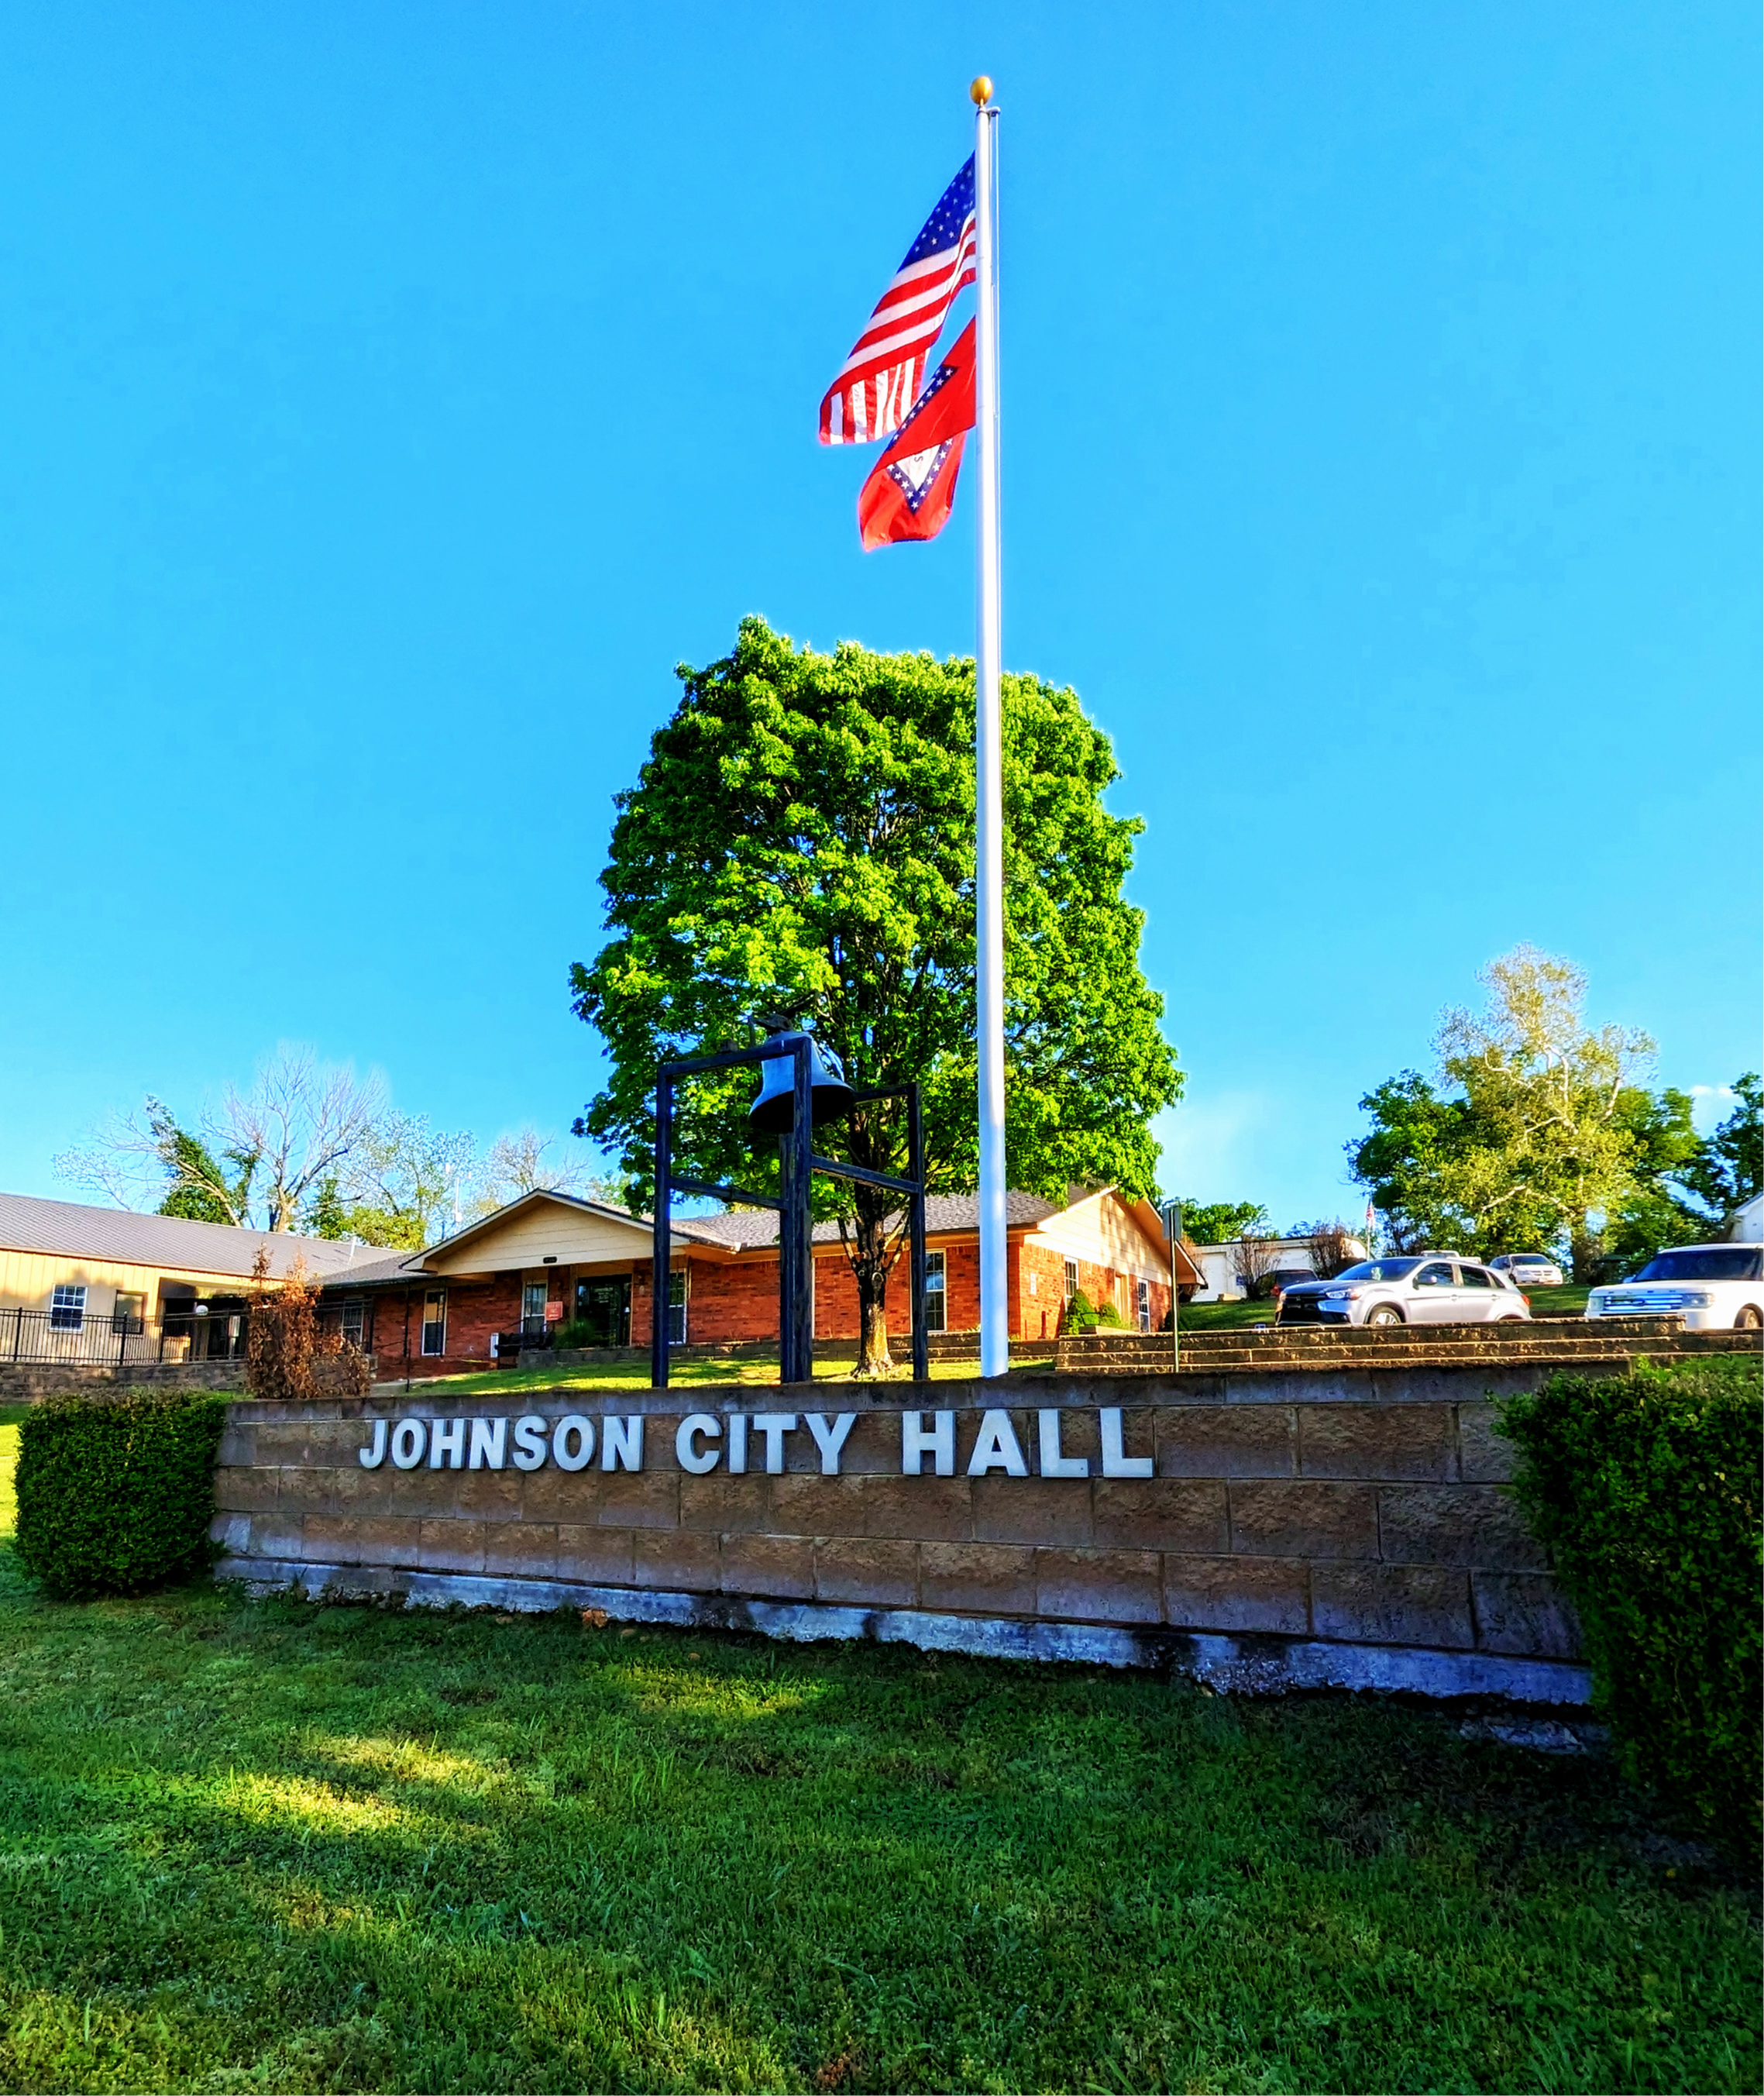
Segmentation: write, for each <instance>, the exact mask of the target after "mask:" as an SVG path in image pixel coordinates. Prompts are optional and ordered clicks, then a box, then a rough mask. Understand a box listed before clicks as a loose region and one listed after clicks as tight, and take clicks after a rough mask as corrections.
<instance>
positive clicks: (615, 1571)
mask: <svg viewBox="0 0 1764 2096" xmlns="http://www.w3.org/2000/svg"><path fill="white" fill-rule="evenodd" d="M637 1532H638V1531H635V1530H634V1529H629V1528H605V1527H603V1526H600V1524H599V1523H598V1522H594V1523H590V1522H565V1521H561V1522H558V1524H557V1577H558V1578H559V1579H575V1580H579V1581H581V1582H582V1583H583V1584H584V1585H586V1586H590V1587H599V1586H607V1587H628V1586H630V1585H631V1579H632V1571H633V1559H632V1554H631V1539H632V1537H633V1536H634V1535H635V1534H636V1533H637ZM486 1569H488V1567H486Z"/></svg>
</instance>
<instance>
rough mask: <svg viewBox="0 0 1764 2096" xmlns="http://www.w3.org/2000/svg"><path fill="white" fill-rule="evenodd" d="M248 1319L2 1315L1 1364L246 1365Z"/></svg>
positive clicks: (237, 1313)
mask: <svg viewBox="0 0 1764 2096" xmlns="http://www.w3.org/2000/svg"><path fill="white" fill-rule="evenodd" d="M248 1314H249V1313H248V1312H246V1311H244V1310H212V1311H209V1310H190V1311H178V1312H173V1313H172V1314H170V1315H168V1316H167V1317H163V1318H161V1319H159V1321H157V1322H151V1321H149V1320H148V1319H146V1318H145V1317H130V1316H129V1314H128V1313H127V1312H124V1311H112V1312H109V1313H108V1314H106V1313H105V1312H97V1313H94V1312H89V1311H84V1310H71V1309H54V1310H22V1309H21V1310H0V1361H16V1362H18V1363H20V1365H31V1366H36V1367H41V1366H45V1365H52V1366H55V1367H59V1368H94V1369H110V1368H129V1367H131V1366H145V1365H148V1364H149V1363H155V1362H164V1363H166V1364H168V1365H169V1364H172V1363H176V1362H181V1361H236V1360H243V1359H244V1357H245V1328H246V1321H247V1316H248Z"/></svg>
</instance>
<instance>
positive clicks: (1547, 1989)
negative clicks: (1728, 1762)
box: [0, 1429, 1760, 2091]
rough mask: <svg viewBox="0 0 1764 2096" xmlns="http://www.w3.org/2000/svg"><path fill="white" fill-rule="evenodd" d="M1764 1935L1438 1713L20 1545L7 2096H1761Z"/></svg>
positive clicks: (1649, 1834)
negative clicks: (969, 2094) (427, 2092)
mask: <svg viewBox="0 0 1764 2096" xmlns="http://www.w3.org/2000/svg"><path fill="white" fill-rule="evenodd" d="M3 1431H6V1432H7V1434H8V1435H9V1438H11V1437H14V1436H15V1430H11V1429H5V1430H3ZM1756 1921H1757V1915H1756V1910H1755V1903H1754V1902H1753V1900H1752V1898H1751V1896H1750V1893H1749V1889H1742V1881H1741V1880H1740V1878H1739V1877H1738V1875H1736V1874H1730V1873H1729V1872H1727V1871H1726V1870H1725V1869H1724V1867H1722V1866H1720V1865H1719V1864H1718V1863H1717V1862H1715V1861H1714V1859H1713V1858H1710V1857H1709V1856H1708V1855H1707V1854H1705V1853H1703V1852H1701V1851H1700V1850H1697V1849H1693V1848H1692V1847H1689V1846H1688V1845H1685V1844H1683V1843H1682V1842H1680V1841H1675V1840H1674V1839H1673V1838H1672V1836H1670V1832H1668V1831H1666V1830H1664V1829H1662V1828H1661V1827H1659V1826H1658V1825H1657V1824H1656V1823H1654V1822H1653V1821H1652V1820H1651V1819H1649V1817H1648V1813H1647V1810H1645V1809H1644V1806H1643V1805H1642V1804H1641V1803H1640V1801H1638V1800H1636V1799H1635V1798H1634V1797H1631V1796H1629V1795H1628V1794H1626V1793H1624V1792H1623V1791H1622V1788H1621V1787H1620V1786H1619V1785H1618V1784H1617V1782H1616V1780H1615V1779H1614V1778H1613V1775H1612V1774H1611V1772H1610V1771H1609V1766H1607V1765H1606V1764H1605V1763H1604V1762H1601V1761H1600V1760H1597V1759H1596V1758H1562V1759H1550V1758H1544V1757H1542V1756H1540V1755H1537V1754H1535V1753H1527V1752H1524V1751H1521V1750H1517V1749H1512V1748H1508V1747H1504V1746H1501V1745H1499V1744H1494V1743H1491V1742H1488V1741H1478V1740H1469V1739H1466V1738H1464V1737H1462V1736H1461V1734H1460V1731H1459V1729H1458V1719H1457V1718H1456V1716H1455V1715H1452V1714H1447V1713H1444V1712H1441V1711H1438V1710H1429V1709H1422V1708H1413V1707H1405V1706H1403V1705H1397V1704H1391V1703H1379V1702H1374V1701H1371V1700H1369V1699H1360V1700H1356V1699H1352V1698H1348V1697H1334V1696H1321V1697H1311V1698H1292V1699H1290V1700H1287V1701H1275V1702H1268V1703H1253V1702H1244V1701H1228V1700H1225V1699H1221V1698H1215V1697H1211V1696H1205V1695H1203V1694H1201V1693H1200V1692H1198V1691H1196V1690H1194V1689H1192V1688H1188V1687H1185V1686H1183V1685H1181V1684H1178V1683H1172V1682H1168V1681H1166V1680H1163V1679H1157V1678H1155V1677H1152V1676H1149V1675H1137V1676H1131V1675H1105V1674H1103V1673H1099V1672H1097V1671H1094V1670H1089V1669H1079V1668H1038V1669H1031V1668H1028V1667H1013V1666H1005V1665H998V1664H986V1663H982V1662H972V1661H963V1660H954V1659H949V1658H944V1659H937V1658H932V1657H926V1656H924V1655H923V1654H920V1653H914V1652H910V1651H906V1650H902V1649H899V1648H887V1649H883V1648H857V1647H838V1646H825V1647H811V1648H790V1647H777V1646H770V1645H766V1644H762V1643H761V1642H760V1641H758V1640H749V1639H744V1638H740V1637H736V1636H714V1637H710V1636H704V1635H699V1636H688V1635H685V1634H683V1633H679V1634H676V1633H667V1632H661V1633H653V1632H647V1631H646V1632H641V1633H633V1632H629V1631H627V1632H621V1631H619V1630H618V1628H617V1627H614V1626H608V1627H600V1628H596V1627H592V1626H591V1625H587V1624H585V1623H583V1622H581V1621H579V1619H577V1618H574V1617H573V1616H569V1615H564V1616H553V1617H545V1618H536V1619H535V1618H516V1619H511V1618H506V1617H490V1616H485V1615H474V1616H467V1615H427V1614H417V1613H386V1612H382V1611H378V1610H375V1609H365V1608H321V1607H314V1606H310V1605H306V1604H303V1603H299V1602H295V1601H292V1600H280V1601H274V1602H269V1603H259V1604H251V1603H247V1602H244V1601H242V1600H239V1599H238V1598H237V1597H235V1596H231V1595H229V1594H224V1593H220V1592H216V1591H214V1590H213V1589H212V1588H210V1587H206V1586H199V1587H190V1588H189V1589H186V1590H182V1591H179V1592H173V1593H170V1594H165V1595H161V1596H152V1597H149V1598H147V1599H145V1600H133V1601H116V1602H109V1603H103V1604H98V1605H90V1606H86V1607H78V1606H70V1605H55V1604H52V1603H50V1602H48V1601H46V1600H43V1599H42V1598H41V1596H40V1595H39V1594H38V1593H37V1590H36V1589H35V1588H34V1587H33V1586H32V1585H31V1583H29V1582H28V1580H27V1579H26V1578H25V1576H24V1573H23V1570H22V1569H21V1568H20V1565H19V1564H18V1561H17V1560H16V1559H15V1557H13V1555H12V1553H11V1551H10V1549H8V1548H5V1547H3V1546H0V1930H3V1941H0V2087H3V2088H5V2089H9V2090H10V2089H62V2090H81V2091H84V2090H92V2089H131V2090H132V2089H216V2090H241V2091H242V2090H247V2089H438V2090H439V2089H539V2090H545V2089H627V2088H629V2089H675V2088H718V2089H758V2088H766V2089H779V2088H796V2089H841V2088H847V2087H850V2088H864V2089H879V2088H880V2089H897V2088H899V2089H906V2088H925V2089H947V2088H950V2087H960V2088H974V2089H1030V2088H1059V2089H1103V2090H1109V2089H1149V2088H1154V2087H1156V2088H1169V2089H1181V2090H1215V2089H1218V2090H1226V2089H1245V2090H1252V2089H1253V2090H1263V2089H1269V2090H1272V2089H1552V2090H1557V2089H1563V2090H1565V2089H1592V2090H1608V2089H1619V2088H1620V2089H1662V2090H1678V2089H1699V2090H1702V2089H1753V2088H1756V2087H1757V2086H1758V2085H1759V2078H1760V2076H1759V2052H1758V2046H1759V2031H1758V1989H1757V1935H1756Z"/></svg>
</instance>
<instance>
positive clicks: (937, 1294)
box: [925, 1251, 950, 1335]
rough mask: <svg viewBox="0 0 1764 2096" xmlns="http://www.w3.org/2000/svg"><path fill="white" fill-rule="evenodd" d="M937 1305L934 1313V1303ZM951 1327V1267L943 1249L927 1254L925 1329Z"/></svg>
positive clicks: (943, 1329) (946, 1329) (930, 1332)
mask: <svg viewBox="0 0 1764 2096" xmlns="http://www.w3.org/2000/svg"><path fill="white" fill-rule="evenodd" d="M933 1303H935V1304H936V1305H937V1308H936V1312H935V1313H933V1312H932V1304H933ZM949 1329H950V1267H949V1260H948V1257H947V1255H945V1253H943V1252H941V1251H928V1252H927V1253H926V1254H925V1331H926V1334H927V1335H929V1334H932V1333H933V1332H947V1331H948V1330H949Z"/></svg>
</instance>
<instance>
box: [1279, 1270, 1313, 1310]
mask: <svg viewBox="0 0 1764 2096" xmlns="http://www.w3.org/2000/svg"><path fill="white" fill-rule="evenodd" d="M1315 1280H1316V1268H1315V1267H1312V1266H1282V1267H1281V1268H1279V1269H1277V1270H1276V1271H1275V1272H1274V1273H1271V1274H1269V1276H1268V1294H1269V1295H1272V1296H1273V1299H1274V1300H1275V1301H1276V1302H1278V1301H1279V1300H1280V1299H1281V1297H1282V1295H1285V1294H1286V1290H1288V1289H1289V1288H1290V1287H1291V1286H1293V1284H1294V1283H1295V1282H1300V1281H1315Z"/></svg>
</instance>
